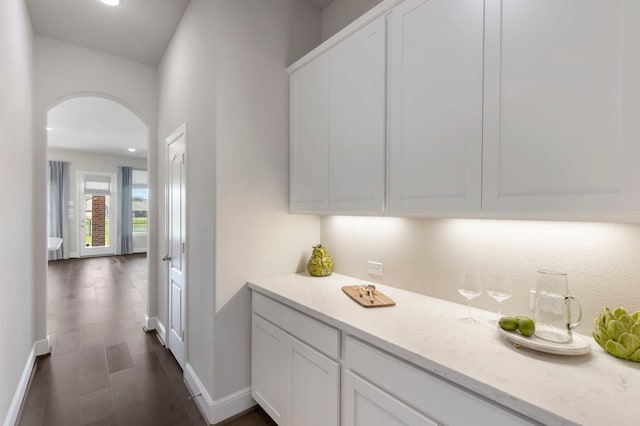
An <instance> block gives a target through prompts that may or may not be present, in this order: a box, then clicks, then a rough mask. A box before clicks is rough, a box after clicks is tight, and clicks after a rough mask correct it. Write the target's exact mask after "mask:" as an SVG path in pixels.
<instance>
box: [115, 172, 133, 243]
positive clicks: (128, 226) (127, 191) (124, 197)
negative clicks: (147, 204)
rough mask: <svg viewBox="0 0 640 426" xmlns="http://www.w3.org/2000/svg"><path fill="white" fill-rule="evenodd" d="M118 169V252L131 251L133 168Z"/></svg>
mask: <svg viewBox="0 0 640 426" xmlns="http://www.w3.org/2000/svg"><path fill="white" fill-rule="evenodd" d="M118 169H120V179H119V180H120V232H119V234H120V247H119V248H120V249H119V250H118V252H119V253H120V254H131V253H133V210H132V209H133V207H132V200H131V191H132V190H133V170H132V169H131V167H118Z"/></svg>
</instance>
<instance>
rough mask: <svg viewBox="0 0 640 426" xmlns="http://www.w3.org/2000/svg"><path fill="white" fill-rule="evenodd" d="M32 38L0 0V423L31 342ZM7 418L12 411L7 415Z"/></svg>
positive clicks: (20, 4) (8, 1)
mask: <svg viewBox="0 0 640 426" xmlns="http://www.w3.org/2000/svg"><path fill="white" fill-rule="evenodd" d="M32 57H33V40H32V30H31V22H30V21H29V16H28V14H27V10H26V6H25V3H24V1H22V0H3V1H2V2H0V129H2V137H1V138H0V144H1V145H2V155H0V193H1V194H2V197H3V201H2V208H0V223H2V224H3V231H2V244H0V291H1V294H2V296H1V297H0V422H4V421H5V417H6V416H7V414H8V411H9V407H10V405H11V401H12V399H13V397H14V394H15V392H16V389H17V388H18V382H19V380H20V376H21V374H22V372H23V370H24V369H25V366H26V363H27V360H28V357H29V353H30V351H31V348H32V344H33V342H34V333H33V319H32V317H33V303H34V300H33V273H32V266H33V265H32V255H31V253H32V235H33V234H32V213H33V211H34V209H33V201H32V196H31V194H32V190H33V180H32V175H33V162H32V161H33V131H32V124H33V119H32V107H33V105H32V97H33V64H32ZM9 414H10V413H9Z"/></svg>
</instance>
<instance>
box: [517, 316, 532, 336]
mask: <svg viewBox="0 0 640 426" xmlns="http://www.w3.org/2000/svg"><path fill="white" fill-rule="evenodd" d="M517 320H518V331H519V332H520V334H522V335H523V336H526V337H531V336H533V333H535V331H536V324H535V323H534V322H533V320H532V319H531V318H529V317H517Z"/></svg>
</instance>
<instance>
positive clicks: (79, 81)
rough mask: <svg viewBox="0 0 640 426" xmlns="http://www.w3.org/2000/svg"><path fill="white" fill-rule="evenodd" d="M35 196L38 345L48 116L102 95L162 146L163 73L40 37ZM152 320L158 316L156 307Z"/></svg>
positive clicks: (152, 275) (152, 256)
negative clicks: (75, 99)
mask: <svg viewBox="0 0 640 426" xmlns="http://www.w3.org/2000/svg"><path fill="white" fill-rule="evenodd" d="M34 47H35V58H34V59H35V75H34V79H35V80H34V83H35V98H34V119H35V127H34V128H35V171H34V176H35V181H34V186H35V191H34V197H35V201H34V211H35V212H36V220H35V223H34V233H35V235H34V254H33V256H34V258H35V265H34V274H35V276H34V280H35V285H36V290H35V291H36V296H35V299H36V305H35V310H36V312H35V321H36V324H35V333H36V339H41V338H44V336H46V329H45V324H46V275H47V263H46V259H47V248H46V235H47V221H46V211H47V204H46V202H47V200H46V193H47V192H46V185H47V184H46V182H47V177H46V174H47V158H46V155H47V154H46V152H47V140H46V130H45V127H46V120H47V111H48V109H50V108H51V107H52V106H54V105H55V104H56V103H58V102H60V101H62V100H64V99H66V98H68V97H70V96H72V95H74V94H96V95H102V96H105V97H108V98H110V99H113V100H116V101H118V102H120V103H122V104H123V105H125V106H126V107H128V108H129V109H130V110H131V111H133V112H134V113H135V114H137V115H138V117H140V119H141V120H142V121H144V122H145V124H146V125H147V126H148V128H149V139H150V140H151V141H156V140H157V108H158V106H157V104H158V99H157V83H158V81H157V74H158V71H157V68H155V67H152V66H149V65H143V64H140V63H137V62H133V61H129V60H127V59H122V58H119V57H117V56H112V55H109V54H106V53H102V52H99V51H96V50H92V49H87V48H84V47H80V46H76V45H73V44H68V43H64V42H61V41H57V40H52V39H49V38H46V37H40V36H35V38H34ZM156 160H157V151H156V144H155V143H151V144H150V145H149V158H148V161H149V165H152V167H149V168H148V170H149V182H150V189H149V212H150V217H149V223H150V228H151V229H153V227H154V226H155V223H156V221H157V217H156V216H155V212H156V203H157V201H156V188H155V186H154V185H155V182H156V180H155V164H156ZM155 239H156V236H155V234H153V233H152V234H151V235H150V242H149V243H150V250H149V256H148V258H149V274H148V277H147V278H148V283H149V293H148V297H149V299H150V300H155V297H156V287H155V284H156V282H157V276H156V270H157V259H158V253H157V251H156V246H155ZM149 309H150V312H149V314H150V315H151V316H154V315H155V314H156V313H155V311H154V309H155V304H152V305H151V306H150V307H149Z"/></svg>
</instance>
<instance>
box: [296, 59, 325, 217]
mask: <svg viewBox="0 0 640 426" xmlns="http://www.w3.org/2000/svg"><path fill="white" fill-rule="evenodd" d="M290 116H291V117H290V119H291V122H290V126H291V129H290V147H289V149H290V187H289V191H290V192H289V201H290V209H291V211H292V212H299V213H305V212H320V211H326V210H327V208H328V205H329V203H328V190H327V188H328V186H329V60H328V55H326V54H325V55H322V56H320V57H318V58H316V59H314V60H313V61H312V62H310V63H308V64H307V65H305V66H304V67H302V68H300V69H298V70H297V71H295V72H294V73H292V74H291V77H290Z"/></svg>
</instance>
